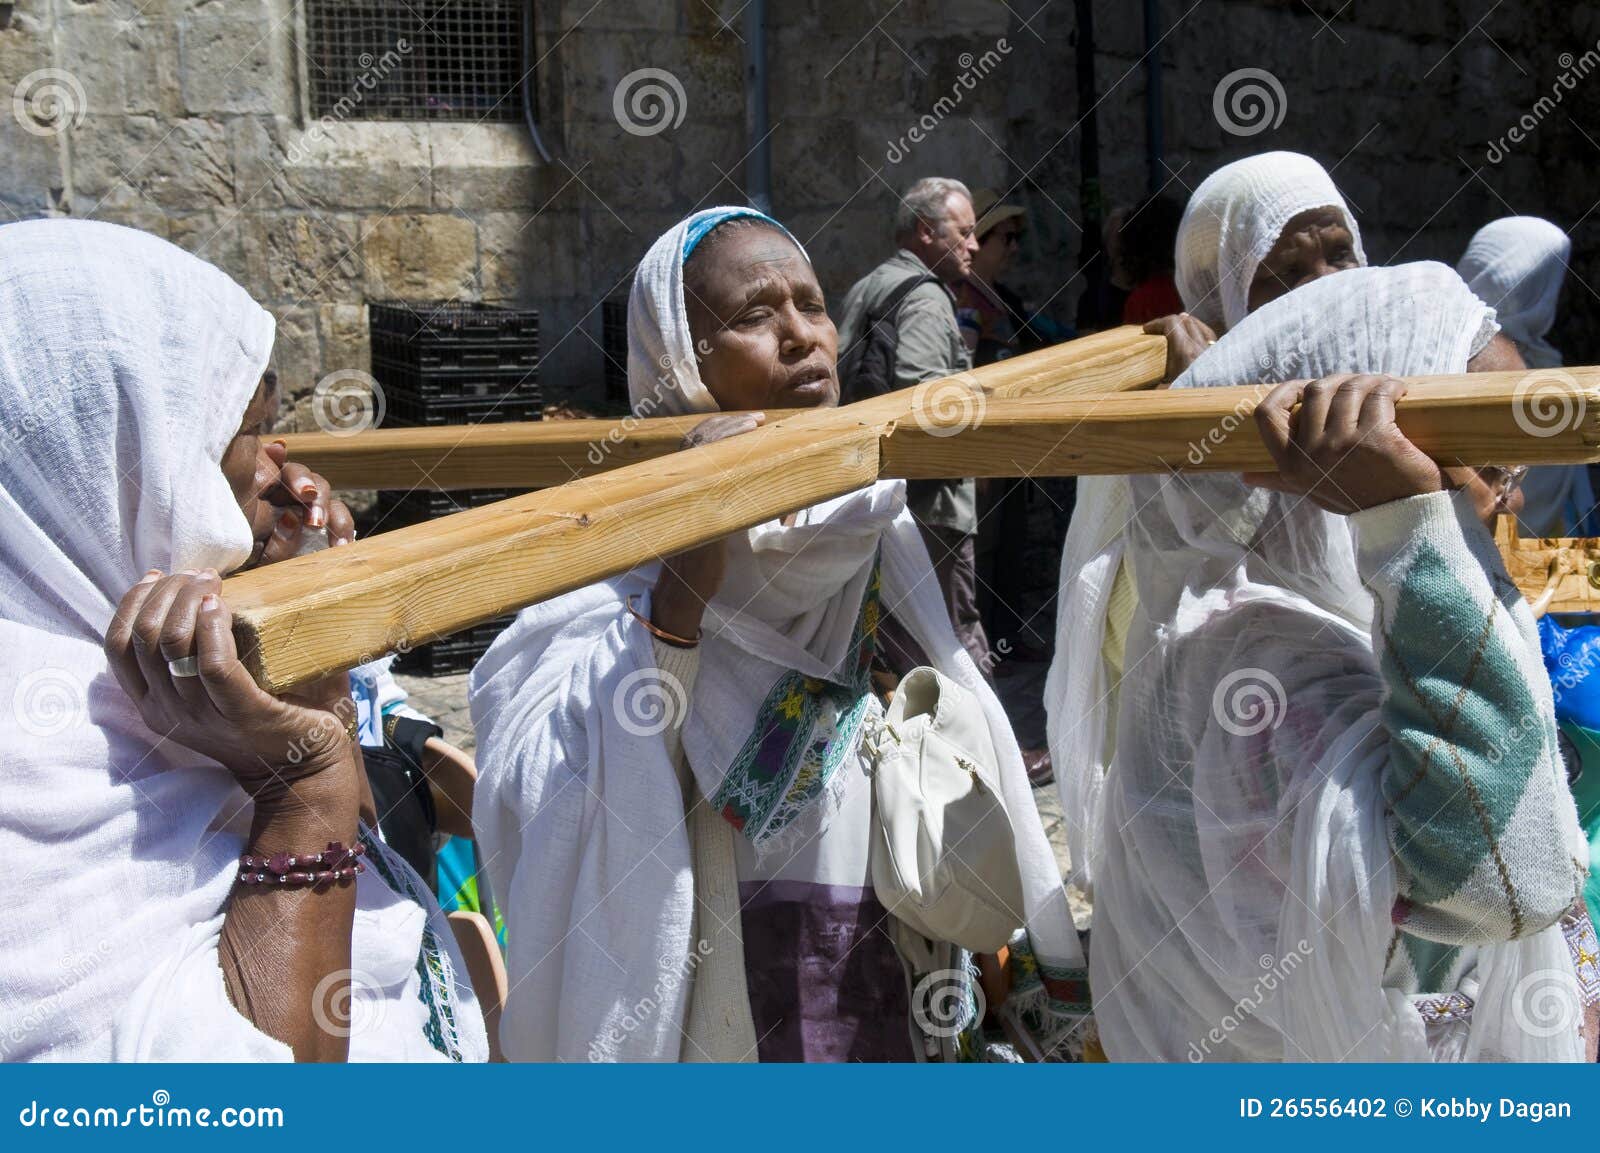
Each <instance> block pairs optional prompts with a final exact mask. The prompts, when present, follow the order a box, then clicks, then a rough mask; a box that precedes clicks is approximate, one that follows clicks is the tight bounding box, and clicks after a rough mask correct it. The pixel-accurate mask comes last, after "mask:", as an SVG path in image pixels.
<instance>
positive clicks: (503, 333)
mask: <svg viewBox="0 0 1600 1153" xmlns="http://www.w3.org/2000/svg"><path fill="white" fill-rule="evenodd" d="M367 309H368V329H369V332H370V336H371V340H372V370H373V375H374V376H376V377H377V378H378V382H379V383H380V384H381V385H383V387H384V389H385V390H389V389H396V390H402V391H409V392H412V393H414V394H415V395H417V396H419V397H428V398H452V397H464V396H473V395H479V394H481V393H483V392H484V391H486V390H488V389H492V390H497V391H503V390H504V389H505V388H506V387H507V386H508V385H509V384H511V383H516V382H522V383H532V382H534V381H535V373H536V372H537V371H538V368H539V313H538V310H537V309H511V308H496V307H493V306H490V305H486V304H472V303H457V302H446V303H410V302H388V303H374V304H369V305H368V306H367Z"/></svg>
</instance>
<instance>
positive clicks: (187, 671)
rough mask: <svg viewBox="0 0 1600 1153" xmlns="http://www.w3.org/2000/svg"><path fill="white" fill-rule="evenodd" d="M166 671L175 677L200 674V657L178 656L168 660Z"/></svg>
mask: <svg viewBox="0 0 1600 1153" xmlns="http://www.w3.org/2000/svg"><path fill="white" fill-rule="evenodd" d="M167 671H168V672H169V673H171V674H172V675H173V676H175V677H197V676H199V675H200V658H199V657H179V658H178V659H177V660H175V661H168V662H167Z"/></svg>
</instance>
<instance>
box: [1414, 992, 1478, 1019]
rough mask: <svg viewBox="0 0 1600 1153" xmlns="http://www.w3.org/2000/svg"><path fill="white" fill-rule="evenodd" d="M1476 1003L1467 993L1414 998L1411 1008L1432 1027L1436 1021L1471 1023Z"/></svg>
mask: <svg viewBox="0 0 1600 1153" xmlns="http://www.w3.org/2000/svg"><path fill="white" fill-rule="evenodd" d="M1473 1005H1474V1002H1473V1000H1472V998H1471V997H1469V996H1467V995H1466V994H1465V993H1459V992H1458V993H1445V994H1443V995H1441V996H1428V997H1412V998H1411V1007H1412V1008H1413V1009H1415V1010H1416V1011H1417V1013H1418V1015H1419V1016H1421V1017H1422V1019H1423V1020H1424V1021H1426V1022H1427V1023H1429V1024H1430V1025H1431V1024H1433V1023H1434V1022H1436V1021H1470V1020H1472V1009H1473Z"/></svg>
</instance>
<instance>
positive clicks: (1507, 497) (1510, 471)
mask: <svg viewBox="0 0 1600 1153" xmlns="http://www.w3.org/2000/svg"><path fill="white" fill-rule="evenodd" d="M1527 475H1528V466H1527V465H1525V464H1514V465H1510V466H1502V465H1488V466H1486V467H1484V468H1480V469H1479V470H1478V476H1479V478H1480V479H1481V480H1482V481H1483V483H1484V484H1486V485H1488V486H1489V488H1490V490H1491V491H1492V492H1493V493H1494V503H1495V508H1497V509H1499V510H1501V511H1502V512H1503V511H1505V507H1506V505H1508V504H1509V503H1511V498H1512V496H1513V495H1515V494H1516V491H1517V489H1519V488H1521V487H1522V478H1523V477H1525V476H1527Z"/></svg>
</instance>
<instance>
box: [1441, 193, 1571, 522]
mask: <svg viewBox="0 0 1600 1153" xmlns="http://www.w3.org/2000/svg"><path fill="white" fill-rule="evenodd" d="M1571 257H1572V240H1571V239H1570V238H1569V237H1568V236H1567V234H1566V233H1565V232H1563V231H1561V229H1560V228H1558V227H1556V226H1555V225H1554V224H1552V223H1550V221H1548V220H1542V219H1540V218H1539V217H1537V216H1507V217H1504V218H1503V219H1500V220H1496V221H1493V222H1492V223H1489V224H1486V225H1484V226H1483V227H1482V228H1480V229H1478V232H1477V234H1476V235H1475V236H1473V238H1472V242H1471V243H1470V244H1468V245H1467V251H1466V253H1465V254H1464V255H1463V256H1462V257H1461V261H1460V263H1458V264H1457V265H1456V271H1457V272H1459V273H1460V274H1461V278H1462V279H1463V280H1465V281H1466V282H1467V287H1469V288H1471V289H1472V291H1473V292H1475V293H1477V294H1478V297H1479V298H1480V299H1481V300H1483V302H1484V303H1486V304H1488V305H1489V306H1490V307H1491V308H1493V309H1494V310H1495V313H1496V315H1497V316H1498V318H1499V321H1500V331H1501V332H1502V333H1504V334H1505V335H1506V336H1507V337H1508V338H1509V339H1510V340H1511V341H1512V343H1514V344H1515V345H1516V346H1517V351H1518V352H1520V353H1522V359H1523V360H1524V361H1526V362H1527V365H1528V367H1529V368H1535V369H1546V368H1559V367H1560V366H1561V353H1560V352H1558V351H1557V350H1556V348H1555V346H1554V345H1552V344H1551V343H1550V341H1549V340H1548V339H1547V337H1548V335H1549V332H1550V328H1551V326H1552V325H1554V324H1555V322H1556V305H1557V303H1558V302H1559V301H1560V298H1561V286H1562V284H1563V283H1564V282H1565V280H1566V277H1567V264H1568V262H1569V261H1570V259H1571ZM1522 493H1523V507H1522V511H1521V512H1520V513H1519V514H1518V516H1517V519H1518V520H1519V521H1521V522H1522V524H1523V525H1524V526H1525V528H1527V529H1529V530H1531V531H1532V532H1535V533H1538V534H1541V535H1552V536H1562V535H1567V534H1569V533H1572V532H1574V531H1576V530H1577V528H1578V524H1579V522H1580V521H1581V520H1582V519H1583V518H1584V517H1585V516H1587V515H1588V514H1589V512H1590V510H1591V509H1592V508H1593V507H1594V503H1595V500H1594V492H1593V489H1592V488H1591V487H1590V484H1589V470H1588V468H1586V467H1585V466H1583V465H1538V466H1535V467H1534V468H1531V469H1529V470H1528V472H1527V474H1526V475H1525V476H1524V477H1523V479H1522Z"/></svg>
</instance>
